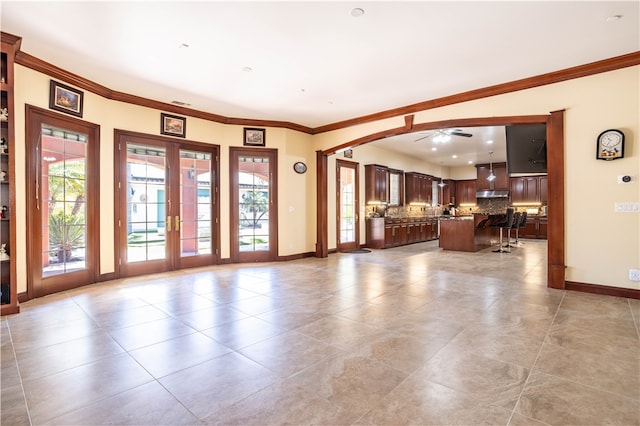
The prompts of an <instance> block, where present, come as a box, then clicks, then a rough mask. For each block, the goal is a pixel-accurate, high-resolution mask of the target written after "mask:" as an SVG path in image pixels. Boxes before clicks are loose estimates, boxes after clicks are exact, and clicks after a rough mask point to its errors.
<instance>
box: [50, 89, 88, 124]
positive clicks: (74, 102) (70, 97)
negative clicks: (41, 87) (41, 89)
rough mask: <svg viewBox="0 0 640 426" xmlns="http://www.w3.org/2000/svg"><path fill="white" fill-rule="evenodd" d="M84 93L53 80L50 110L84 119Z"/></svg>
mask: <svg viewBox="0 0 640 426" xmlns="http://www.w3.org/2000/svg"><path fill="white" fill-rule="evenodd" d="M83 102H84V92H81V91H80V90H78V89H74V88H73V87H69V86H66V85H64V84H62V83H58V82H57V81H53V80H51V83H50V84H49V108H51V109H54V110H56V111H60V112H64V113H67V114H71V115H75V116H76V117H80V118H82V104H83Z"/></svg>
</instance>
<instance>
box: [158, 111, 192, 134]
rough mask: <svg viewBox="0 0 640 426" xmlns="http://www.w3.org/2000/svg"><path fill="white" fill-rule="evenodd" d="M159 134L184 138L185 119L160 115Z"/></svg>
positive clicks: (185, 132)
mask: <svg viewBox="0 0 640 426" xmlns="http://www.w3.org/2000/svg"><path fill="white" fill-rule="evenodd" d="M160 133H161V134H163V135H169V136H178V137H180V138H184V137H185V136H186V134H187V119H186V117H179V116H177V115H171V114H165V113H164V112H161V113H160Z"/></svg>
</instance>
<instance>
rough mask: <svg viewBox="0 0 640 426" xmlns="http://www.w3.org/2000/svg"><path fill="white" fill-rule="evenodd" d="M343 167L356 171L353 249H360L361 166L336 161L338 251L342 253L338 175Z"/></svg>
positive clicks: (349, 162) (344, 161) (351, 162)
mask: <svg viewBox="0 0 640 426" xmlns="http://www.w3.org/2000/svg"><path fill="white" fill-rule="evenodd" d="M341 167H346V168H350V169H353V170H355V223H354V230H355V233H356V235H355V241H354V244H355V246H354V247H353V249H358V248H360V215H359V212H360V164H359V163H356V162H353V161H346V160H340V159H336V250H337V251H340V245H341V243H340V216H339V215H338V212H339V211H340V201H341V199H342V197H341V195H342V194H340V176H339V175H338V170H340V168H341Z"/></svg>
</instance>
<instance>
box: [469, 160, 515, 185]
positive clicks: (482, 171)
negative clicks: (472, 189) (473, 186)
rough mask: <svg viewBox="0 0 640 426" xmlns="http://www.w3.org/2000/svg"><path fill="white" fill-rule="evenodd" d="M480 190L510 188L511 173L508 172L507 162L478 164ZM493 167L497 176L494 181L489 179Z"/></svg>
mask: <svg viewBox="0 0 640 426" xmlns="http://www.w3.org/2000/svg"><path fill="white" fill-rule="evenodd" d="M476 167H477V169H478V182H477V189H478V191H484V190H508V189H509V175H508V173H507V163H495V164H478V165H477V166H476ZM492 168H493V175H494V176H495V177H496V178H495V179H494V180H493V181H489V180H487V178H488V177H489V175H490V174H491V169H492Z"/></svg>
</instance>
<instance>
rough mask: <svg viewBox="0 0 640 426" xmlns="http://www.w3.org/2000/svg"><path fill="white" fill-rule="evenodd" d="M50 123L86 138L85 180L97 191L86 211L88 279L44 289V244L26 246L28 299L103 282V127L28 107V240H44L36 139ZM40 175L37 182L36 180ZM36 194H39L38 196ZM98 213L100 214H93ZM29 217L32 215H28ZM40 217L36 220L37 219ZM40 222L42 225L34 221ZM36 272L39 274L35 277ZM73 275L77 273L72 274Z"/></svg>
mask: <svg viewBox="0 0 640 426" xmlns="http://www.w3.org/2000/svg"><path fill="white" fill-rule="evenodd" d="M43 123H47V124H50V125H52V126H54V127H60V128H64V129H68V130H72V131H77V132H79V133H84V134H86V135H87V137H88V140H87V144H88V146H87V148H88V149H87V158H86V168H87V173H86V181H87V182H90V183H91V186H92V187H94V188H97V190H94V191H92V192H91V193H88V194H87V197H86V203H87V204H86V209H87V217H86V218H85V221H86V227H87V228H86V229H87V237H86V241H85V244H86V253H87V257H86V260H85V261H86V265H87V267H86V269H85V271H86V277H84V278H85V279H83V280H82V284H79V285H76V283H75V281H73V280H70V281H67V282H65V283H64V284H61V285H56V286H54V287H52V288H49V289H45V288H43V286H42V273H41V271H42V261H41V259H42V252H41V251H39V250H38V249H41V248H42V247H41V243H39V244H27V250H26V251H27V271H28V272H27V294H26V300H29V299H32V298H34V297H41V296H45V295H47V294H52V293H57V292H60V291H65V290H69V289H72V288H76V287H81V286H84V285H88V284H93V283H96V282H98V281H99V279H100V214H99V212H100V191H99V188H100V125H98V124H95V123H90V122H88V121H84V120H81V119H78V118H74V117H69V116H67V115H64V114H60V113H57V112H53V111H49V110H46V109H42V108H38V107H35V106H33V105H28V104H27V105H25V147H26V154H25V160H26V172H27V182H26V185H25V186H26V191H27V192H26V200H25V201H26V211H27V212H33V216H32V217H30V218H29V217H28V218H27V223H26V227H27V229H26V241H42V223H41V222H42V219H41V216H39V215H37V214H36V213H35V212H39V211H40V205H39V203H40V202H41V200H40V199H39V196H40V194H39V191H40V188H39V185H38V183H37V182H38V181H39V175H38V174H39V173H40V161H41V159H40V154H39V152H40V149H39V148H37V145H38V143H37V142H36V141H37V140H40V139H39V138H40V135H41V133H42V127H41V126H42V124H43ZM36 176H38V180H36ZM36 194H37V195H36ZM92 212H98V214H91V213H92ZM28 216H29V215H28ZM36 216H37V218H36ZM35 220H37V221H38V223H39V226H36V225H35V224H34V223H33V221H35ZM36 228H37V229H36ZM29 271H31V272H29ZM36 271H40V273H39V276H38V277H36V276H35V274H36ZM70 274H74V273H73V272H72V273H70Z"/></svg>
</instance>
